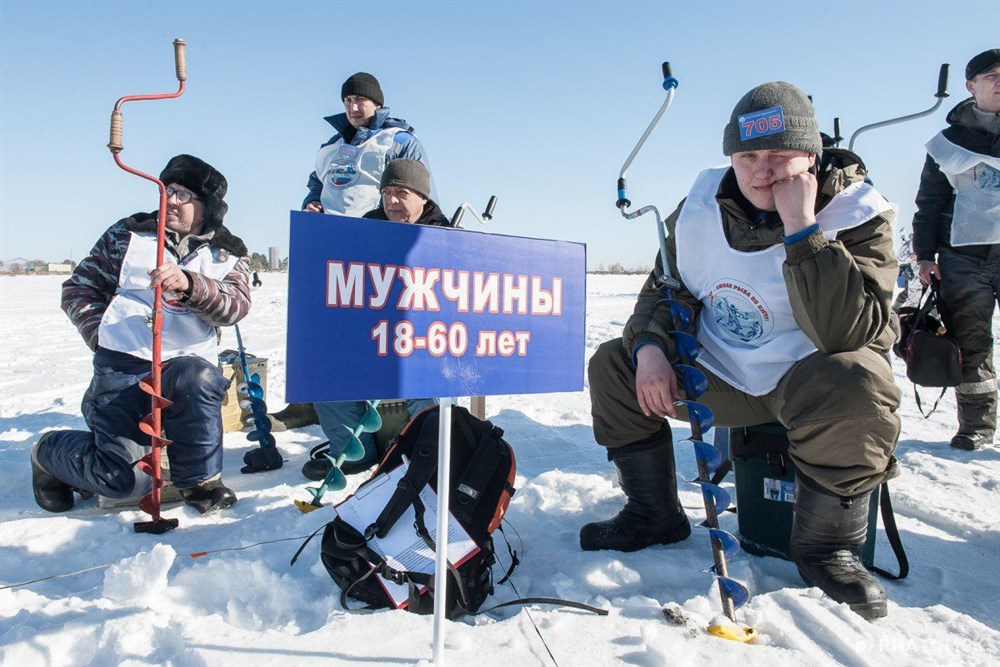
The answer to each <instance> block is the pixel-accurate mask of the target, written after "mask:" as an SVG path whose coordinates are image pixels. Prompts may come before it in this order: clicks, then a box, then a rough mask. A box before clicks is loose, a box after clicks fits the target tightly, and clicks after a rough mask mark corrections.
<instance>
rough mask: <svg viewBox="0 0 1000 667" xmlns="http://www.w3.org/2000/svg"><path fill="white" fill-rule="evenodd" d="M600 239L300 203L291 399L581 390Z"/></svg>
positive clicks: (292, 288)
mask: <svg viewBox="0 0 1000 667" xmlns="http://www.w3.org/2000/svg"><path fill="white" fill-rule="evenodd" d="M585 267H586V246H585V245H584V244H582V243H570V242H566V241H548V240H541V239H530V238H523V237H517V236H502V235H499V234H484V233H480V232H472V231H466V230H460V229H448V228H442V227H427V226H422V225H408V224H403V223H395V222H385V221H380V220H362V219H360V218H349V217H345V216H339V215H323V214H319V213H303V212H297V211H293V212H292V214H291V245H290V250H289V279H288V360H287V368H286V398H287V400H288V401H289V402H319V401H343V400H374V399H395V398H432V397H443V396H456V397H457V396H479V395H493V394H528V393H543V392H557V391H580V390H581V389H583V374H584V328H585V315H586V269H585Z"/></svg>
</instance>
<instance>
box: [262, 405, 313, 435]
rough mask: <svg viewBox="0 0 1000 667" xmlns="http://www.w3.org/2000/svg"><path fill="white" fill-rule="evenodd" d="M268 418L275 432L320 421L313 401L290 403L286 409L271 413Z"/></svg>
mask: <svg viewBox="0 0 1000 667" xmlns="http://www.w3.org/2000/svg"><path fill="white" fill-rule="evenodd" d="M267 418H268V419H270V420H271V430H272V431H274V432H278V431H288V430H290V429H293V428H302V427H303V426H312V425H313V424H318V423H319V415H317V414H316V408H315V406H313V404H312V403H289V404H288V407H286V408H285V409H284V410H281V411H280V412H275V413H273V414H269V415H268V416H267Z"/></svg>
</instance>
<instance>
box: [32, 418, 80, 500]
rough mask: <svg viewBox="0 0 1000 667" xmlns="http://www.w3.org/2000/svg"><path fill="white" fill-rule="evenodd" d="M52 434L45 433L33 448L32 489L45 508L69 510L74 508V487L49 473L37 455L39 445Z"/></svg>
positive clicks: (36, 498)
mask: <svg viewBox="0 0 1000 667" xmlns="http://www.w3.org/2000/svg"><path fill="white" fill-rule="evenodd" d="M50 435H52V433H51V432H50V433H46V434H45V435H43V436H42V437H41V438H39V439H38V442H36V443H35V446H34V447H32V448H31V490H32V491H34V493H35V502H36V503H38V506H39V507H41V508H42V509H43V510H46V511H49V512H68V511H69V510H71V509H73V487H71V486H70V485H69V484H67V483H65V482H63V481H61V480H60V479H59V478H58V477H56V476H54V475H52V474H51V473H49V471H47V470H46V469H45V468H43V467H42V466H41V464H39V463H38V457H36V456H35V452H36V451H38V447H39V445H41V444H42V442H44V441H45V439H46V438H48V437H49V436H50Z"/></svg>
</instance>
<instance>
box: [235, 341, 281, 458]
mask: <svg viewBox="0 0 1000 667" xmlns="http://www.w3.org/2000/svg"><path fill="white" fill-rule="evenodd" d="M234 328H235V329H236V345H237V347H239V349H240V364H242V366H243V382H241V383H240V384H239V386H237V387H236V391H237V393H239V394H241V395H242V396H244V398H242V399H240V407H241V408H245V409H247V410H250V414H249V415H247V416H246V417H244V418H243V425H244V426H251V427H253V430H252V431H250V432H249V433H247V440H249V441H251V442H257V444H259V445H260V447H258V448H257V449H252V450H250V451H249V452H247V453H246V454H244V455H243V463H245V464H246V465H245V466H243V467H242V468H240V472H241V473H243V474H244V475H249V474H250V473H255V472H265V471H268V470H277V469H278V468H280V467H281V466H282V464H283V463H284V461H283V460H282V459H281V452H279V451H278V447H277V444H276V443H275V441H274V436H273V435H271V420H270V419H268V417H267V404H266V403H265V402H264V387H262V386H261V384H260V375H259V374H257V373H254V374H253V375H250V367H249V366H248V365H247V353H246V349H245V348H244V347H243V336H242V335H240V325H238V324H236V325H234Z"/></svg>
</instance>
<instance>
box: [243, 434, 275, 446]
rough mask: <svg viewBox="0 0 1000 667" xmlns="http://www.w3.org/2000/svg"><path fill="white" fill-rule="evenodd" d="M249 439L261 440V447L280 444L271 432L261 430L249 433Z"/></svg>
mask: <svg viewBox="0 0 1000 667" xmlns="http://www.w3.org/2000/svg"><path fill="white" fill-rule="evenodd" d="M247 440H255V441H257V442H259V443H260V446H261V447H276V446H277V444H278V443H277V441H276V440H275V439H274V436H273V435H271V434H270V433H261V432H260V431H250V432H249V433H247Z"/></svg>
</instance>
